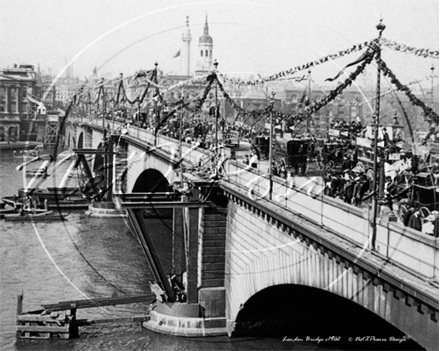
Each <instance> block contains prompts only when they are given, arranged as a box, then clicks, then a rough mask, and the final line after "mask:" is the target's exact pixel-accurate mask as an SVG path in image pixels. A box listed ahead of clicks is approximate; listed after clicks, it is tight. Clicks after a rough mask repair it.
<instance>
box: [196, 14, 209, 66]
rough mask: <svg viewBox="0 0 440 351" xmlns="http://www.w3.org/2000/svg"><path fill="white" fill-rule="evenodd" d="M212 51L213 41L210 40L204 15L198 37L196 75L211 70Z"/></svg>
mask: <svg viewBox="0 0 440 351" xmlns="http://www.w3.org/2000/svg"><path fill="white" fill-rule="evenodd" d="M212 51H213V42H212V37H211V36H210V35H209V27H208V15H206V20H205V27H204V29H203V35H202V36H201V37H200V39H199V50H198V52H197V55H198V60H197V65H196V75H202V74H206V73H208V72H209V71H211V70H212Z"/></svg>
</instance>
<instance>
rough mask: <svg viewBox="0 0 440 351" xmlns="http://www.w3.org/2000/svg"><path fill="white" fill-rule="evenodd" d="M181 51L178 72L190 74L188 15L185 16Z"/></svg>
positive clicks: (185, 74)
mask: <svg viewBox="0 0 440 351" xmlns="http://www.w3.org/2000/svg"><path fill="white" fill-rule="evenodd" d="M182 41H183V45H182V52H181V55H180V73H181V74H182V75H184V76H189V75H191V70H190V56H191V51H190V46H191V32H190V30H189V16H186V28H185V30H184V32H183V34H182Z"/></svg>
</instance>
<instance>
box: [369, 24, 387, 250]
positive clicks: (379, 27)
mask: <svg viewBox="0 0 440 351" xmlns="http://www.w3.org/2000/svg"><path fill="white" fill-rule="evenodd" d="M376 28H377V30H378V31H379V37H378V40H377V53H376V55H377V59H378V60H377V61H378V62H379V60H380V51H381V50H380V38H381V37H382V32H383V31H384V29H385V25H384V24H382V18H381V19H380V22H379V24H378V25H377V26H376ZM379 120H380V68H379V66H378V67H377V87H376V114H375V121H374V127H375V128H374V158H373V173H374V177H373V191H374V195H373V233H372V237H371V249H372V250H375V246H376V235H377V225H376V222H377V218H376V217H377V210H378V200H380V199H382V198H383V181H384V179H383V171H384V170H383V159H382V160H381V161H380V162H381V165H380V166H379V168H378V167H377V166H378V164H377V158H378V154H377V147H378V146H377V144H378V135H379ZM381 158H383V156H381ZM378 171H379V172H380V174H379V189H376V188H377V173H378Z"/></svg>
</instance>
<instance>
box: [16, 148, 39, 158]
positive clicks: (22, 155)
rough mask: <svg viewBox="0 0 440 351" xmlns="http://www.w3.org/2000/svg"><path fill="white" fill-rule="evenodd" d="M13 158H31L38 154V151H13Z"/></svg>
mask: <svg viewBox="0 0 440 351" xmlns="http://www.w3.org/2000/svg"><path fill="white" fill-rule="evenodd" d="M13 154H14V158H21V159H26V158H33V157H38V156H40V152H39V151H38V150H35V149H34V150H23V151H20V152H17V151H14V152H13Z"/></svg>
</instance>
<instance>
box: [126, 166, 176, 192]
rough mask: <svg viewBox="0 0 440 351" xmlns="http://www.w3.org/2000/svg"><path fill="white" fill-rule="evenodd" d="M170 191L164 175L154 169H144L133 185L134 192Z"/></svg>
mask: <svg viewBox="0 0 440 351" xmlns="http://www.w3.org/2000/svg"><path fill="white" fill-rule="evenodd" d="M167 191H170V184H169V183H168V180H167V179H166V178H165V176H164V175H163V174H162V173H161V172H159V171H158V170H156V169H153V168H150V169H146V170H144V171H143V172H142V173H141V174H140V175H139V177H138V178H137V179H136V182H135V184H134V186H133V192H134V193H153V192H167Z"/></svg>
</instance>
